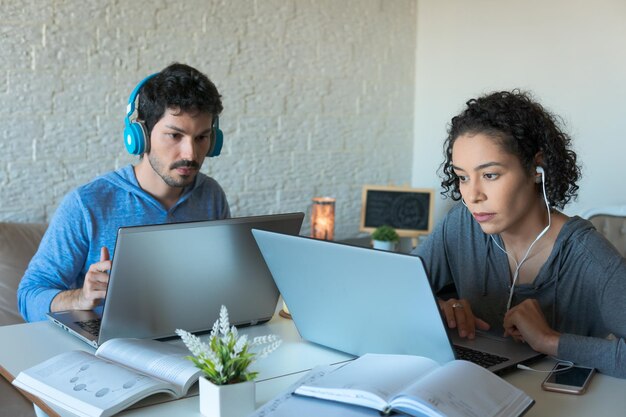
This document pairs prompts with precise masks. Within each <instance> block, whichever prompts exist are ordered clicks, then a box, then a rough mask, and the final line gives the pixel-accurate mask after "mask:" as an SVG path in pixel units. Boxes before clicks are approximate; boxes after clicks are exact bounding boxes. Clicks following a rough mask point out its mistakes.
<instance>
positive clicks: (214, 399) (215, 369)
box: [176, 306, 282, 417]
mask: <svg viewBox="0 0 626 417" xmlns="http://www.w3.org/2000/svg"><path fill="white" fill-rule="evenodd" d="M176 334H177V335H179V336H180V337H181V339H182V340H183V342H184V343H185V345H186V346H187V348H188V349H189V351H190V352H191V354H192V356H188V357H187V359H189V360H191V361H192V362H193V363H194V364H195V365H196V366H197V367H198V368H199V369H201V370H202V372H203V376H202V377H200V413H202V414H203V415H205V416H210V417H218V416H219V417H244V416H247V415H248V414H250V413H252V412H253V411H254V408H255V402H256V399H255V388H254V379H255V378H256V377H257V375H258V372H252V371H250V370H249V369H248V368H249V366H250V365H251V364H252V363H253V362H254V361H255V360H256V359H260V358H264V357H266V356H267V355H269V354H270V353H271V352H273V351H274V350H276V349H277V348H278V346H280V344H281V342H282V341H281V340H280V339H279V338H278V337H277V336H275V335H267V336H258V337H255V338H254V339H252V340H248V336H247V335H239V334H238V332H237V328H236V327H235V326H232V327H231V326H230V323H229V318H228V310H227V309H226V307H225V306H222V308H221V309H220V317H219V318H218V319H217V320H216V321H215V323H214V324H213V329H212V330H211V334H210V335H209V340H208V343H205V342H203V341H202V340H201V339H200V338H199V337H198V336H194V335H193V334H191V333H189V332H187V331H185V330H182V329H176ZM257 349H260V351H258V352H254V350H257Z"/></svg>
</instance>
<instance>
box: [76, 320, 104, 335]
mask: <svg viewBox="0 0 626 417" xmlns="http://www.w3.org/2000/svg"><path fill="white" fill-rule="evenodd" d="M101 321H102V319H101V318H98V319H91V320H84V321H77V322H76V324H78V325H79V326H80V328H81V329H83V330H84V331H86V332H88V333H90V334H92V335H94V336H98V334H99V333H100V322H101Z"/></svg>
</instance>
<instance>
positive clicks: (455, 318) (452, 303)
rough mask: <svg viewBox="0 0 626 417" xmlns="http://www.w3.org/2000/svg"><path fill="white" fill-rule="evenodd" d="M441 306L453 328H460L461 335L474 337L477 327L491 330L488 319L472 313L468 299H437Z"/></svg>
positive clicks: (449, 324) (450, 326)
mask: <svg viewBox="0 0 626 417" xmlns="http://www.w3.org/2000/svg"><path fill="white" fill-rule="evenodd" d="M437 302H438V303H439V308H440V309H441V311H442V312H443V315H444V317H445V319H446V322H447V323H448V327H449V328H451V329H454V328H456V329H458V332H459V336H460V337H467V338H469V339H473V338H474V337H476V329H479V330H489V327H490V326H489V324H488V323H487V322H486V321H483V320H481V319H479V318H478V317H475V316H474V314H473V313H472V308H471V307H470V305H469V303H468V302H467V300H457V299H456V298H450V299H449V300H446V301H443V300H437Z"/></svg>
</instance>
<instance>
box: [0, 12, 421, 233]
mask: <svg viewBox="0 0 626 417" xmlns="http://www.w3.org/2000/svg"><path fill="white" fill-rule="evenodd" d="M416 21H417V17H416V0H341V1H336V0H321V1H315V0H256V1H253V0H224V1H214V0H211V1H207V0H185V1H178V2H170V1H165V0H159V1H154V0H150V1H146V0H135V1H124V2H117V1H112V0H109V1H96V0H91V1H85V0H63V1H61V0H47V1H43V0H41V1H40V0H23V1H14V0H0V124H1V125H2V127H3V128H2V133H1V134H0V144H1V145H2V152H0V220H5V221H6V220H10V221H48V220H49V219H50V217H51V215H52V214H53V212H54V209H55V208H56V206H57V205H58V203H59V201H60V199H61V198H62V197H63V195H64V194H65V193H67V192H68V191H69V190H71V189H72V188H74V187H76V186H78V185H80V184H82V183H84V182H86V181H88V180H90V179H91V178H93V177H95V176H96V175H98V174H101V173H103V172H106V171H108V170H111V169H115V168H117V167H119V166H122V165H125V164H127V163H129V162H132V161H133V159H134V158H133V157H131V156H129V155H126V154H125V151H124V148H123V144H122V137H121V133H122V129H123V117H124V112H125V105H126V101H127V99H128V95H129V93H130V91H131V90H132V88H133V87H134V86H135V84H136V83H137V82H138V81H139V80H140V79H142V78H143V77H144V76H145V75H147V74H149V73H152V72H156V71H159V70H160V69H162V68H163V67H165V66H166V65H168V64H170V63H171V62H173V61H180V62H184V63H188V64H190V65H192V66H195V67H197V68H198V69H200V70H201V71H203V72H205V73H206V74H207V75H208V76H209V77H210V78H211V79H212V80H213V81H214V82H215V84H216V85H217V87H218V89H219V90H220V92H221V93H222V95H223V101H224V108H225V110H224V113H223V114H222V117H221V119H220V124H221V127H222V128H223V130H224V133H225V148H224V150H223V151H222V155H221V156H220V157H219V158H213V159H210V160H207V161H206V162H205V166H204V168H203V171H204V172H206V173H208V174H209V175H211V176H213V177H215V178H216V179H217V180H218V181H219V182H220V183H221V184H222V186H223V187H224V189H225V191H226V193H227V195H228V198H229V201H230V203H231V208H232V211H233V214H234V215H236V216H243V215H254V214H263V213H276V212H287V211H294V210H299V211H305V212H306V213H307V218H306V221H305V226H304V228H303V231H304V232H307V233H308V228H309V219H308V214H309V213H310V201H311V197H313V196H318V195H328V196H333V197H336V198H337V219H336V236H337V237H338V238H342V237H349V236H353V235H355V234H357V233H358V221H359V217H360V204H361V201H360V199H361V186H362V185H363V184H408V183H409V182H410V178H411V155H412V143H413V114H414V110H413V102H414V100H413V98H414V90H415V87H414V73H415V71H414V66H415V65H414V62H415V53H416V47H415V44H416Z"/></svg>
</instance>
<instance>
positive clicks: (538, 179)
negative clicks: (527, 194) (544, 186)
mask: <svg viewBox="0 0 626 417" xmlns="http://www.w3.org/2000/svg"><path fill="white" fill-rule="evenodd" d="M535 172H536V173H537V174H539V176H538V177H535V182H536V183H537V184H540V183H542V182H544V177H545V175H546V172H545V171H544V170H543V167H540V166H537V167H536V168H535Z"/></svg>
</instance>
